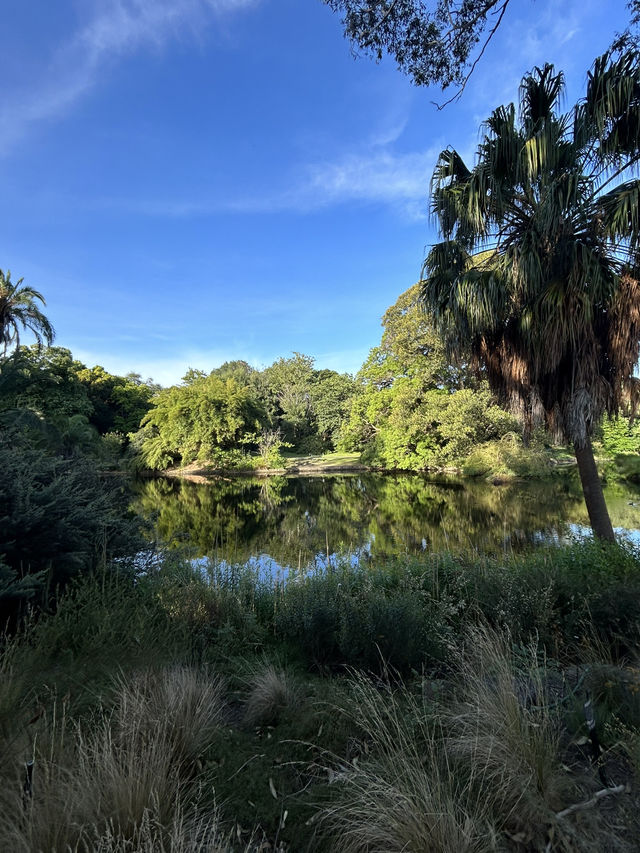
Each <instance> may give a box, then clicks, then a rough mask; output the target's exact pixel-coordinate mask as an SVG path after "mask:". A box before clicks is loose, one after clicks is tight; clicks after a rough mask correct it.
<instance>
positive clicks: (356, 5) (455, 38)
mask: <svg viewBox="0 0 640 853" xmlns="http://www.w3.org/2000/svg"><path fill="white" fill-rule="evenodd" d="M325 2H326V3H327V4H328V5H329V6H330V7H331V8H332V9H333V10H334V11H336V12H340V13H341V14H342V15H343V18H342V25H343V27H344V31H345V35H346V37H347V38H348V39H349V40H350V41H351V43H352V44H354V45H356V46H357V47H359V48H360V49H361V50H363V51H365V52H366V53H368V54H371V55H373V56H375V57H376V59H378V60H379V59H382V56H383V54H384V53H385V52H388V53H390V54H391V55H392V56H393V57H394V59H395V60H396V62H397V63H398V66H399V68H400V69H401V71H404V72H405V74H408V75H409V77H411V79H412V80H413V82H414V83H415V84H416V85H417V86H429V85H431V84H433V83H436V84H437V85H439V86H440V87H441V88H442V89H446V88H447V86H449V85H451V84H452V83H455V84H457V85H459V86H464V84H465V83H466V80H467V79H468V77H469V76H470V74H471V72H472V71H473V69H474V67H475V65H476V63H477V61H478V59H479V57H480V56H481V55H482V52H483V51H484V48H485V47H486V46H487V43H488V42H489V41H490V39H491V38H492V36H493V34H494V33H495V31H496V30H497V29H498V27H499V26H500V23H501V21H502V18H503V17H504V14H505V12H506V11H507V7H508V5H509V2H510V0H457V2H456V0H431V2H424V0H325ZM489 18H491V20H490V21H489ZM487 26H488V27H489V30H488V34H487V35H486V36H485V38H484V41H482V38H483V35H484V34H485V31H486V29H487ZM481 41H482V45H481V47H480V49H479V55H478V57H477V58H476V59H475V60H473V61H472V60H471V55H472V53H473V51H474V50H475V48H476V47H477V46H478V44H479V43H480V42H481ZM469 67H470V70H469V71H468V73H467V69H468V68H469Z"/></svg>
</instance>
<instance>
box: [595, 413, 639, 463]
mask: <svg viewBox="0 0 640 853" xmlns="http://www.w3.org/2000/svg"><path fill="white" fill-rule="evenodd" d="M601 431H602V438H601V442H602V449H603V450H604V452H605V453H606V454H607V455H608V456H616V455H617V454H619V453H623V454H624V453H629V454H630V453H636V454H637V453H640V423H638V422H637V421H633V422H632V421H631V420H629V419H628V418H625V417H612V418H604V419H603V421H602V426H601Z"/></svg>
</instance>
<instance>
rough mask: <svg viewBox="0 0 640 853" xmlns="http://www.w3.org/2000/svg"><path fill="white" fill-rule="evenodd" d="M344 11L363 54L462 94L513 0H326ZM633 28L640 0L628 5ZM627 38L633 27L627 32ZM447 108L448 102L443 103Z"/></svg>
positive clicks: (346, 27) (419, 81) (354, 42)
mask: <svg viewBox="0 0 640 853" xmlns="http://www.w3.org/2000/svg"><path fill="white" fill-rule="evenodd" d="M324 2H325V3H326V4H327V5H328V6H330V7H331V8H332V9H333V10H334V11H335V12H338V13H340V14H341V15H342V26H343V28H344V32H345V36H346V37H347V38H348V39H349V41H350V42H351V44H352V45H353V46H354V47H355V48H356V49H358V48H359V49H360V50H362V51H363V52H364V53H366V54H368V55H371V56H374V57H375V58H376V59H377V60H380V59H382V56H383V54H384V53H389V54H390V55H391V56H393V58H394V59H395V61H396V62H397V64H398V67H399V68H400V70H401V71H403V72H404V73H405V74H407V75H408V76H409V77H410V78H411V79H412V81H413V82H414V83H415V85H416V86H430V85H434V84H435V85H437V86H440V88H441V89H443V90H444V89H446V88H447V87H448V86H450V85H452V84H454V85H456V86H457V87H458V91H457V92H456V94H455V95H454V96H453V97H452V98H450V99H449V100H448V101H446V103H447V104H448V103H451V101H453V100H455V99H456V98H458V97H459V96H460V95H461V94H462V91H463V90H464V87H465V86H466V84H467V82H468V80H469V78H470V77H471V75H472V74H473V71H474V70H475V67H476V65H477V64H478V62H479V61H480V59H481V58H482V55H483V53H484V51H485V49H486V47H487V45H488V44H489V42H490V41H491V39H492V38H493V36H494V34H495V32H496V31H497V29H498V27H499V26H500V24H501V23H502V20H503V18H504V16H505V14H506V12H507V7H508V6H509V3H510V2H511V0H324ZM627 5H628V8H629V9H630V10H631V27H635V26H637V24H639V23H640V0H631V2H630V3H628V4H627ZM625 33H626V35H627V36H629V29H627V30H626V31H625ZM440 106H444V104H442V105H440Z"/></svg>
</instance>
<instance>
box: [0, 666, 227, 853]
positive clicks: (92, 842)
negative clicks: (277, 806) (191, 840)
mask: <svg viewBox="0 0 640 853" xmlns="http://www.w3.org/2000/svg"><path fill="white" fill-rule="evenodd" d="M222 712H223V695H222V689H221V683H220V681H219V679H216V678H213V679H211V678H209V677H208V676H207V675H206V674H205V673H201V672H198V671H196V670H190V669H186V668H177V667H176V668H172V669H170V670H165V671H163V672H160V673H149V672H146V673H142V674H140V675H137V676H133V677H130V678H129V679H120V680H119V682H118V684H117V687H116V693H115V701H114V704H113V708H112V710H111V711H110V712H107V711H103V712H102V714H101V715H100V718H99V719H94V720H93V721H88V722H87V723H84V724H82V723H74V724H70V725H68V724H67V723H66V721H65V720H64V719H62V720H61V719H60V718H59V717H58V718H57V719H52V720H51V721H50V723H49V725H45V727H44V730H43V732H42V736H41V738H40V740H39V741H38V743H37V745H36V750H35V773H34V783H33V794H32V796H30V797H29V798H27V799H26V800H25V799H24V795H23V792H22V788H21V784H20V773H21V768H16V769H17V771H18V772H17V773H15V772H14V774H13V779H10V778H9V779H7V778H5V780H4V782H5V784H3V786H2V793H1V794H0V797H1V798H2V808H1V809H0V849H2V850H11V851H16V853H20V851H23V850H24V851H25V853H26V851H32V853H33V851H43V853H45V851H60V853H62V851H67V850H74V851H75V850H77V851H85V850H86V851H89V850H93V849H95V848H98V849H105V850H107V849H109V850H111V849H114V850H125V849H130V850H136V849H138V848H137V847H136V846H135V845H136V844H138V843H140V844H146V845H147V847H148V849H155V848H153V844H156V846H158V845H160V847H159V849H162V846H161V845H163V844H166V843H169V839H170V838H171V835H172V834H174V835H175V834H176V833H179V832H183V831H184V832H186V833H187V834H190V833H192V832H193V831H196V830H195V829H194V827H197V826H201V827H202V824H203V821H205V823H206V825H207V827H208V829H207V833H208V835H207V837H209V836H211V833H212V832H213V830H214V829H215V827H216V825H217V816H216V815H215V814H211V815H210V816H209V817H207V818H205V817H202V816H201V817H199V818H198V820H197V821H196V822H195V823H193V821H191V818H190V809H193V806H194V805H195V804H197V801H198V795H199V794H200V793H201V792H200V790H199V788H200V787H201V785H202V780H199V778H198V760H199V759H200V757H201V756H202V754H203V753H204V750H205V749H206V747H207V745H208V743H209V741H210V739H211V738H212V736H213V733H214V730H215V729H216V728H217V727H218V726H219V724H220V721H221V715H222ZM213 837H217V832H213ZM154 839H155V840H154ZM105 845H106V846H105ZM109 845H112V846H109ZM149 845H151V846H149ZM169 849H173V848H172V847H170V848H169ZM184 849H187V848H184ZM196 849H203V850H205V849H218V848H216V847H207V846H203V847H199V848H198V847H197V848H196Z"/></svg>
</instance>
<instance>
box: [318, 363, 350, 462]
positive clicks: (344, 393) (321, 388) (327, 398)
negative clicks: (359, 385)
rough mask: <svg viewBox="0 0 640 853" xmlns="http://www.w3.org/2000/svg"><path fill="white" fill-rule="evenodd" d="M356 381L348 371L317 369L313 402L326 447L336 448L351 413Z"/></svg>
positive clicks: (319, 434)
mask: <svg viewBox="0 0 640 853" xmlns="http://www.w3.org/2000/svg"><path fill="white" fill-rule="evenodd" d="M354 391H355V381H354V379H353V377H352V376H350V375H349V374H348V373H337V372H336V371H335V370H317V371H316V378H315V382H314V384H313V385H312V386H311V404H312V406H313V413H314V415H315V423H316V429H317V432H318V436H319V437H320V438H321V439H322V444H323V448H324V449H330V450H335V448H336V445H337V444H338V441H339V437H340V430H341V428H342V425H343V424H344V422H345V420H346V419H347V417H348V415H349V409H350V407H351V399H352V397H353V394H354Z"/></svg>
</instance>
